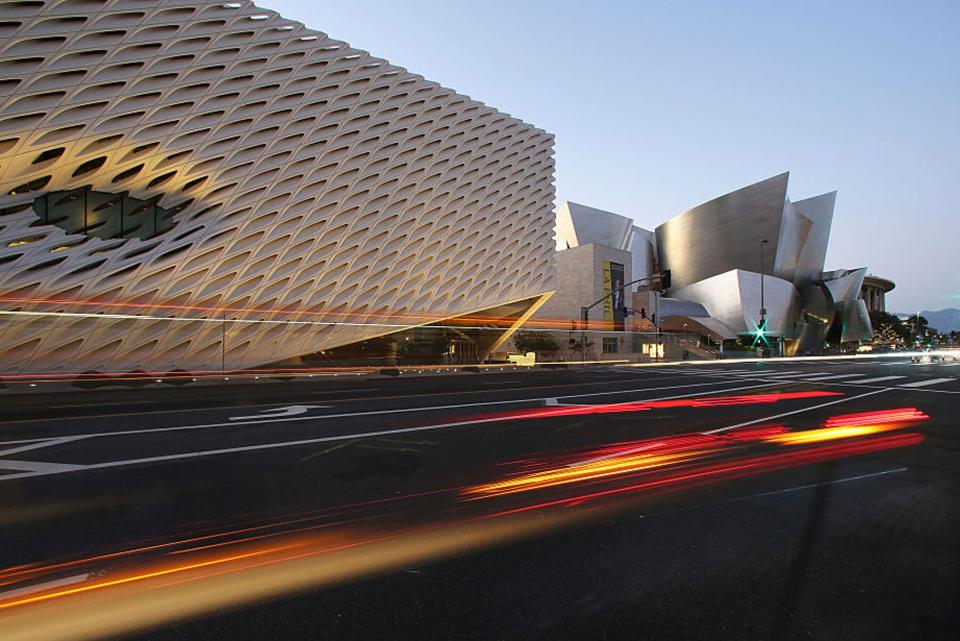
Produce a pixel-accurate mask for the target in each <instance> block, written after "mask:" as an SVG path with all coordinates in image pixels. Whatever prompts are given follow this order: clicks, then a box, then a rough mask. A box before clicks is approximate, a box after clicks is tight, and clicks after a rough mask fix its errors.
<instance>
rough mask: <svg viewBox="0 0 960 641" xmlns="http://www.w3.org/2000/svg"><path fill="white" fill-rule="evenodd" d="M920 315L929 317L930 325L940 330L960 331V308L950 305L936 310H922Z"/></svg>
mask: <svg viewBox="0 0 960 641" xmlns="http://www.w3.org/2000/svg"><path fill="white" fill-rule="evenodd" d="M920 315H921V316H923V317H924V318H926V319H927V323H929V324H930V327H933V328H934V329H936V330H937V331H940V332H953V331H960V309H957V308H956V307H948V308H946V309H941V310H938V311H935V312H932V311H922V312H920Z"/></svg>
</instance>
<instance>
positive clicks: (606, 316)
mask: <svg viewBox="0 0 960 641" xmlns="http://www.w3.org/2000/svg"><path fill="white" fill-rule="evenodd" d="M610 272H611V269H610V261H609V260H605V261H603V328H604V329H609V328H610V327H612V326H613V297H612V296H611V295H610V294H611V293H612V292H613V280H612V275H611V273H610Z"/></svg>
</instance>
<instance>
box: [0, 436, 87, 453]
mask: <svg viewBox="0 0 960 641" xmlns="http://www.w3.org/2000/svg"><path fill="white" fill-rule="evenodd" d="M84 438H87V437H86V436H63V437H60V438H45V439H43V440H40V441H33V442H32V443H30V444H28V445H20V446H19V447H11V448H8V449H5V450H0V456H7V455H8V454H18V453H20V452H27V451H30V450H39V449H40V448H43V447H51V446H53V445H60V444H61V443H70V442H72V441H79V440H81V439H84Z"/></svg>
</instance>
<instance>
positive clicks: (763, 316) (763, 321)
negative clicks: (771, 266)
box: [760, 238, 770, 349]
mask: <svg viewBox="0 0 960 641" xmlns="http://www.w3.org/2000/svg"><path fill="white" fill-rule="evenodd" d="M769 242H770V241H768V240H767V239H766V238H763V239H761V240H760V329H761V331H763V332H764V334H766V331H767V305H766V302H765V301H764V297H763V267H764V261H763V246H764V245H766V244H767V243H769ZM764 342H766V340H764ZM760 349H764V348H762V347H761V348H760Z"/></svg>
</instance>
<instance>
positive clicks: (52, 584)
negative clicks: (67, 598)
mask: <svg viewBox="0 0 960 641" xmlns="http://www.w3.org/2000/svg"><path fill="white" fill-rule="evenodd" d="M88 578H90V574H88V573H84V574H77V575H75V576H68V577H64V578H62V579H55V580H53V581H44V582H43V583H36V584H34V585H28V586H27V587H25V588H18V589H16V590H7V591H6V592H0V600H4V601H5V600H7V599H12V598H14V597H18V596H24V595H27V594H33V593H35V592H42V591H43V590H51V589H53V588H62V587H64V586H67V585H73V584H74V583H80V582H82V581H86V580H87V579H88Z"/></svg>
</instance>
